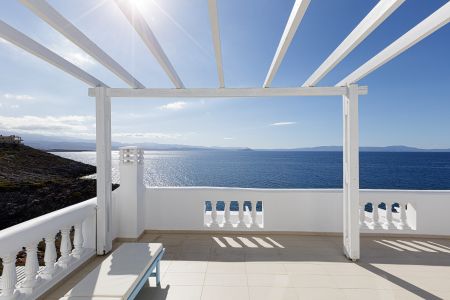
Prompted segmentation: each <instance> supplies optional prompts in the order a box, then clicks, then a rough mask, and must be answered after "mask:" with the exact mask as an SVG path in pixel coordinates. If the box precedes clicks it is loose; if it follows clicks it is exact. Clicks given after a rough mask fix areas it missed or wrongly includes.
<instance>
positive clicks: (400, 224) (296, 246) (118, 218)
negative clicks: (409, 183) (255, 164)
mask: <svg viewBox="0 0 450 300" xmlns="http://www.w3.org/2000/svg"><path fill="white" fill-rule="evenodd" d="M142 155H143V152H142V151H140V150H139V149H137V148H133V147H131V148H130V147H128V148H124V149H122V150H121V154H120V176H121V185H120V187H119V188H118V189H116V190H115V191H114V192H113V193H112V198H111V227H110V231H109V232H110V235H111V240H112V241H113V242H112V249H115V248H116V247H118V246H119V245H120V244H121V243H123V242H124V241H128V242H130V241H132V242H160V243H163V245H164V247H165V248H166V254H165V256H164V257H163V261H162V270H161V271H162V276H161V279H162V282H161V285H160V286H156V285H155V281H154V279H153V278H152V279H151V280H149V282H148V284H146V285H145V286H144V288H143V289H142V291H141V292H140V294H139V296H138V299H149V297H150V299H188V298H189V297H191V298H193V299H201V298H203V299H221V297H224V299H231V298H232V299H264V298H267V299H300V298H308V299H315V298H325V299H327V298H328V299H329V298H333V299H353V298H358V299H361V298H363V297H364V298H368V297H373V298H374V299H386V298H407V299H409V298H413V299H414V298H426V299H439V298H448V297H450V287H448V284H446V282H447V281H448V280H449V279H450V263H449V262H450V241H449V240H448V238H447V237H448V236H449V235H450V220H449V218H448V217H447V212H448V211H449V209H450V207H449V206H450V203H449V201H448V199H450V191H401V190H360V192H359V199H360V200H359V204H360V205H359V215H358V216H359V232H360V233H361V236H360V245H359V251H360V258H359V260H358V261H357V262H352V261H351V260H349V259H348V258H347V257H346V256H345V255H344V252H343V246H342V245H343V237H342V228H343V218H342V210H343V207H342V205H343V204H342V203H343V202H342V199H343V195H342V193H343V191H342V190H338V189H332V190H325V189H316V190H312V189H310V190H308V189H304V190H301V189H298V190H296V189H289V190H282V189H242V188H210V187H189V188H155V187H145V186H144V185H143V179H142V168H143V160H142ZM97 205H98V203H97V199H91V200H88V201H85V202H83V203H79V204H76V205H73V206H70V207H67V208H64V209H61V210H59V211H55V212H52V213H50V214H47V215H44V216H41V217H38V218H36V219H32V220H30V221H27V222H24V223H22V224H18V225H16V226H13V227H10V228H8V229H6V230H3V231H2V232H1V233H0V242H1V245H2V247H1V253H0V257H1V258H2V261H3V274H2V278H1V279H0V281H1V285H0V287H1V294H0V299H35V298H38V297H41V298H42V299H58V298H59V297H62V296H63V295H64V294H65V293H67V292H68V291H69V290H70V289H71V288H72V287H73V286H74V285H75V284H76V283H77V282H78V281H79V280H80V279H82V278H84V277H85V276H86V274H88V273H89V272H90V271H91V270H93V269H94V268H95V267H96V266H97V265H98V264H99V263H100V262H102V261H103V260H104V259H105V256H102V254H103V253H98V249H97V253H98V254H100V255H99V256H96V255H95V254H96V246H95V245H96V242H95V237H96V236H97V238H98V227H97V226H98V224H97V225H96V218H97V216H98V211H97ZM96 212H97V213H96ZM55 239H56V240H57V243H55ZM39 242H41V244H42V243H43V242H44V243H45V250H44V257H43V258H44V259H43V262H42V261H41V263H39V261H38V255H37V249H38V243H39ZM57 244H59V245H60V247H59V250H58V251H57V249H56V247H55V245H57ZM23 247H24V249H25V252H26V263H25V265H24V266H17V267H16V266H15V257H16V255H17V253H18V252H19V251H21V250H23Z"/></svg>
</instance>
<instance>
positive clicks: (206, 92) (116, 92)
mask: <svg viewBox="0 0 450 300" xmlns="http://www.w3.org/2000/svg"><path fill="white" fill-rule="evenodd" d="M347 91H348V89H347V87H306V88H302V87H295V88H226V89H221V88H219V89H211V88H209V89H208V88H207V89H204V88H199V89H130V88H107V89H106V95H107V96H108V97H118V98H168V97H169V98H172V97H178V98H224V97H225V98H247V97H288V96H342V95H345V94H346V93H347ZM358 94H359V95H365V94H367V86H360V87H359V88H358ZM89 96H95V89H89Z"/></svg>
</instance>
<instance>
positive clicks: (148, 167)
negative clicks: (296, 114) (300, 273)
mask: <svg viewBox="0 0 450 300" xmlns="http://www.w3.org/2000/svg"><path fill="white" fill-rule="evenodd" d="M54 154H56V155H60V156H62V157H66V158H70V159H73V160H76V161H80V162H84V163H88V164H92V165H95V152H94V151H85V152H54ZM112 159H113V161H112V167H113V169H112V175H113V176H112V177H113V182H114V183H119V181H120V179H119V156H118V151H113V155H112ZM144 183H145V184H146V185H147V186H158V187H170V186H174V187H177V186H178V187H180V186H215V187H241V188H274V189H277V188H278V189H301V188H341V187H342V152H321V151H318V152H314V151H313V152H295V151H221V150H214V151H205V150H199V151H196V150H189V151H145V165H144ZM360 188H362V189H407V190H448V189H450V153H449V152H360Z"/></svg>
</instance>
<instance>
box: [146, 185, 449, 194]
mask: <svg viewBox="0 0 450 300" xmlns="http://www.w3.org/2000/svg"><path fill="white" fill-rule="evenodd" d="M147 188H148V189H154V190H168V191H170V190H194V191H254V192H267V193H271V192H287V193H288V192H296V193H298V192H305V193H309V192H318V193H319V192H320V193H340V192H342V189H341V188H329V189H328V188H321V189H315V188H311V189H274V188H241V187H212V186H183V187H175V186H174V187H172V186H168V187H166V186H164V187H158V186H156V187H154V186H151V187H150V186H147ZM359 191H360V192H362V193H439V194H450V189H449V190H405V189H360V190H359Z"/></svg>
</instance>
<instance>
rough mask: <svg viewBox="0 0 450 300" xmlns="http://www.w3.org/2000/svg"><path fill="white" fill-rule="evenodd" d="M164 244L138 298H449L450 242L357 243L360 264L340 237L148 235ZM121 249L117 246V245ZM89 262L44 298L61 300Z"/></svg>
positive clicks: (375, 240)
mask: <svg viewBox="0 0 450 300" xmlns="http://www.w3.org/2000/svg"><path fill="white" fill-rule="evenodd" d="M140 241H141V242H161V243H163V244H164V247H165V248H166V255H165V257H164V259H163V261H162V263H161V271H162V276H161V286H159V287H156V286H155V282H154V278H152V279H151V280H150V281H149V284H148V285H147V286H145V287H144V288H143V289H142V291H141V293H140V294H139V296H138V299H183V300H188V299H214V300H215V299H217V300H220V299H233V300H239V299H450V240H441V239H415V238H408V239H405V238H362V241H361V253H362V254H361V256H362V257H361V260H360V261H359V262H358V263H353V262H350V261H348V260H346V259H345V258H344V256H343V255H342V250H341V249H342V242H341V238H338V237H330V236H328V237H326V236H301V235H270V236H267V235H233V234H228V235H211V234H161V235H156V234H146V235H144V236H143V237H142V238H141V240H140ZM115 246H118V245H115ZM100 261H101V258H96V259H94V260H93V261H92V262H91V263H89V264H88V265H87V266H86V267H85V268H84V269H83V270H81V271H80V272H77V274H75V275H74V276H73V277H71V278H70V279H69V280H67V281H66V282H65V283H64V284H63V285H62V286H60V287H59V288H58V289H57V290H56V291H54V292H53V293H52V294H50V295H47V296H46V299H58V298H59V297H61V296H62V295H64V294H65V293H66V292H67V291H68V290H70V288H71V287H72V286H73V285H74V284H75V283H76V282H78V281H79V280H80V279H81V278H83V276H84V275H85V274H86V273H88V272H89V271H90V270H92V269H93V268H94V267H95V266H96V265H97V264H98V263H99V262H100Z"/></svg>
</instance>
